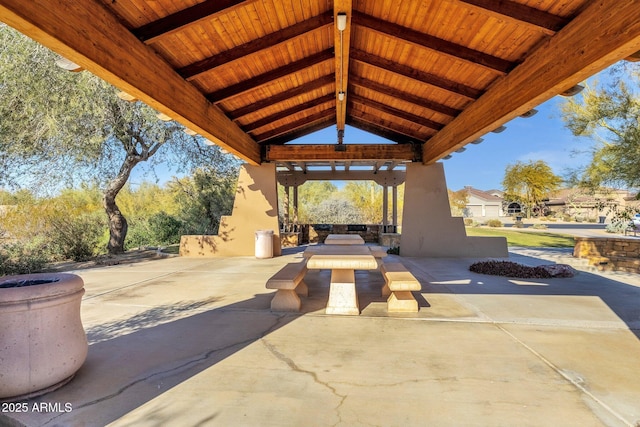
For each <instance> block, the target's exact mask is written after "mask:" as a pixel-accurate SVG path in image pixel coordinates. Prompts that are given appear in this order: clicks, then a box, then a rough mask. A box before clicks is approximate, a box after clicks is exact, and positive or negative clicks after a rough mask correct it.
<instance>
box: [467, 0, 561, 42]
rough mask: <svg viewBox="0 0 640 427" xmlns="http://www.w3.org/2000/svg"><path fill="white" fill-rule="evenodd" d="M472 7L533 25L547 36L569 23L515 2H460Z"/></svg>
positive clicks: (485, 0)
mask: <svg viewBox="0 0 640 427" xmlns="http://www.w3.org/2000/svg"><path fill="white" fill-rule="evenodd" d="M459 1H461V2H463V3H467V4H469V5H472V6H476V7H478V8H480V9H483V10H485V11H486V12H490V13H492V14H494V15H496V16H498V17H499V18H501V19H503V18H509V19H511V20H513V21H515V22H517V23H525V24H529V25H532V26H534V27H536V28H538V29H540V30H542V31H543V32H544V33H545V34H547V35H549V36H552V35H554V34H555V33H556V32H558V31H560V30H561V29H562V27H564V26H565V25H567V24H568V23H569V20H568V19H566V18H563V17H561V16H557V15H553V14H551V13H548V12H545V11H544V10H540V9H536V8H534V7H529V6H526V5H524V4H520V3H515V2H513V1H508V0H502V1H495V0H459Z"/></svg>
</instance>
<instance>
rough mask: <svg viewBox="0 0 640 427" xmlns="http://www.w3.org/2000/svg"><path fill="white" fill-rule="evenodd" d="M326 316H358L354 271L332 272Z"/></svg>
mask: <svg viewBox="0 0 640 427" xmlns="http://www.w3.org/2000/svg"><path fill="white" fill-rule="evenodd" d="M325 313H327V314H351V315H356V316H357V315H358V314H360V308H359V307H358V295H357V294H356V275H355V271H354V270H332V271H331V287H330V288H329V302H328V303H327V309H326V310H325Z"/></svg>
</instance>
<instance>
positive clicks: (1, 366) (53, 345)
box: [0, 273, 88, 400]
mask: <svg viewBox="0 0 640 427" xmlns="http://www.w3.org/2000/svg"><path fill="white" fill-rule="evenodd" d="M16 285H17V287H16ZM82 295H84V282H83V281H82V279H81V278H80V277H79V276H76V275H75V274H67V273H41V274H25V275H20V276H5V277H0V400H18V399H24V398H29V397H33V396H37V395H40V394H43V393H47V392H49V391H51V390H54V389H56V388H58V387H60V386H62V385H64V384H66V383H67V382H68V381H69V380H71V378H72V377H73V376H74V374H75V373H76V372H77V371H78V369H80V366H82V364H83V363H84V361H85V359H86V357H87V351H88V344H87V336H86V334H85V332H84V328H83V327H82V322H81V320H80V302H81V299H82Z"/></svg>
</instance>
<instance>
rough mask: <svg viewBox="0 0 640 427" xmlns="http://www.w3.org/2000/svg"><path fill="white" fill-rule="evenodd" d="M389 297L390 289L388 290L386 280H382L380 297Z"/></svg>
mask: <svg viewBox="0 0 640 427" xmlns="http://www.w3.org/2000/svg"><path fill="white" fill-rule="evenodd" d="M389 295H391V289H389V283H388V282H387V278H386V277H385V279H384V285H383V286H382V296H383V297H388V296H389Z"/></svg>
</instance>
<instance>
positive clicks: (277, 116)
mask: <svg viewBox="0 0 640 427" xmlns="http://www.w3.org/2000/svg"><path fill="white" fill-rule="evenodd" d="M335 99H336V97H335V95H334V94H333V93H330V94H328V95H325V96H321V97H320V98H316V99H312V100H311V101H308V102H305V103H303V104H300V105H295V106H293V107H291V108H287V109H286V110H282V111H280V112H277V113H274V114H271V115H269V116H267V117H264V118H262V119H260V120H256V121H255V122H252V123H248V124H246V125H243V126H242V129H243V130H244V131H245V132H250V131H252V130H255V129H258V128H261V127H262V126H266V125H269V124H272V123H273V122H277V121H278V120H282V119H285V118H287V117H289V116H291V115H293V114H297V113H300V112H302V111H304V110H308V109H310V108H314V107H317V106H319V105H322V104H325V103H327V102H331V103H333V102H334V101H335Z"/></svg>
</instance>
